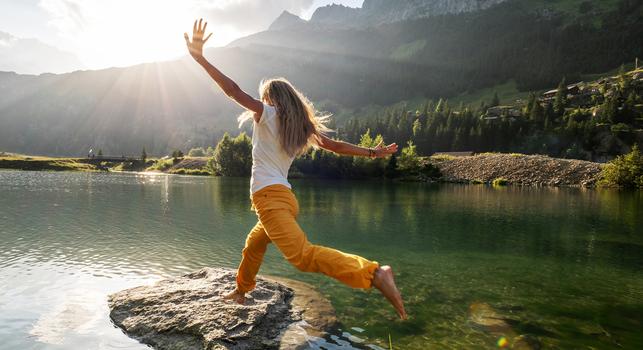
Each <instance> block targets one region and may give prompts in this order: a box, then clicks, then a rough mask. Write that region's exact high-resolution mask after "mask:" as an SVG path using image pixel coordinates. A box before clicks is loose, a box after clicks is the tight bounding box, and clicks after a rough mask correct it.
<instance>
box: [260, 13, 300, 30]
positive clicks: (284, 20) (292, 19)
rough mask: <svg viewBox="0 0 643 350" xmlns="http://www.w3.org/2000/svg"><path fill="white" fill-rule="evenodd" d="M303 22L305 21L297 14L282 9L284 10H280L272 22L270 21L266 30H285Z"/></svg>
mask: <svg viewBox="0 0 643 350" xmlns="http://www.w3.org/2000/svg"><path fill="white" fill-rule="evenodd" d="M304 24H306V21H304V20H303V19H301V18H300V17H299V16H297V15H294V14H292V13H290V12H288V11H286V10H284V12H282V13H281V14H280V15H279V17H277V19H275V21H274V22H272V24H271V25H270V27H269V28H268V30H285V29H291V28H293V27H296V26H299V25H304Z"/></svg>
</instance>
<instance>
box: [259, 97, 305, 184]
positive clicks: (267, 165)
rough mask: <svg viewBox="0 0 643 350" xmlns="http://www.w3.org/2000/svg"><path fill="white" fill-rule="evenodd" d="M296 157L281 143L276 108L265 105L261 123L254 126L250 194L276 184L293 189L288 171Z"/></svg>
mask: <svg viewBox="0 0 643 350" xmlns="http://www.w3.org/2000/svg"><path fill="white" fill-rule="evenodd" d="M293 159H295V157H291V156H289V155H288V153H286V151H284V150H283V148H282V147H281V143H280V142H279V126H278V125H277V111H276V110H275V107H273V106H269V105H267V104H265V103H264V105H263V113H262V114H261V118H260V119H259V122H258V123H257V122H256V121H253V125H252V176H251V177H250V193H251V194H252V193H255V192H257V191H259V190H260V189H262V188H264V187H266V186H269V185H275V184H281V185H284V186H286V187H288V188H291V186H290V183H289V182H288V169H289V168H290V165H291V164H292V161H293Z"/></svg>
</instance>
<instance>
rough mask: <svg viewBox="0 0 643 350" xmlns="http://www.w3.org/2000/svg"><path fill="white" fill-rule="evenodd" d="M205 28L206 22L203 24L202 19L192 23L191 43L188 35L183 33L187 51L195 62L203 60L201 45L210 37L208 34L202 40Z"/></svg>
mask: <svg viewBox="0 0 643 350" xmlns="http://www.w3.org/2000/svg"><path fill="white" fill-rule="evenodd" d="M201 25H203V26H201ZM207 26H208V22H203V18H201V19H199V20H198V21H194V28H193V30H192V41H190V36H189V35H188V33H183V36H184V37H185V43H186V44H187V46H188V51H190V55H192V57H193V58H194V59H195V60H197V61H198V60H200V59H202V58H203V45H204V44H205V42H206V41H208V39H210V37H211V36H212V33H210V34H209V35H208V36H206V37H205V39H204V38H203V37H204V36H205V28H206V27H207Z"/></svg>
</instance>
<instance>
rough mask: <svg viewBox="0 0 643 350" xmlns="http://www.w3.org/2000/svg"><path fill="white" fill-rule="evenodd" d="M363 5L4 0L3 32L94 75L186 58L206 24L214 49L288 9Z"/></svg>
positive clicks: (304, 0) (345, 0)
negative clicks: (201, 23) (198, 21)
mask: <svg viewBox="0 0 643 350" xmlns="http://www.w3.org/2000/svg"><path fill="white" fill-rule="evenodd" d="M330 3H339V4H343V5H345V6H351V7H360V6H361V5H362V3H363V0H0V31H2V32H7V33H9V34H11V35H13V36H16V37H19V38H35V39H38V40H40V41H42V42H44V43H46V44H49V45H52V46H55V47H57V48H59V49H61V50H64V51H68V52H71V53H73V54H75V55H76V56H77V57H78V58H79V59H80V60H81V62H82V63H83V64H84V65H85V66H86V67H87V68H90V69H97V68H105V67H112V66H127V65H132V64H137V63H142V62H151V61H161V60H168V59H173V58H176V57H180V56H182V55H184V54H185V41H184V39H183V32H186V31H190V30H191V28H192V23H193V21H194V19H195V18H197V17H203V18H204V19H205V20H207V21H208V22H209V24H208V30H211V31H212V32H213V35H212V38H211V39H210V41H209V42H208V46H222V45H225V44H227V43H229V42H230V41H232V40H234V39H236V38H239V37H242V36H245V35H249V34H252V33H255V32H258V31H262V30H265V29H267V28H268V26H269V25H270V23H272V21H273V20H274V19H275V18H277V16H279V14H281V12H282V11H283V10H288V11H290V12H292V13H294V14H297V15H300V16H301V17H303V18H306V19H308V18H310V16H311V15H312V13H313V12H314V10H315V9H316V8H317V7H319V6H324V5H327V4H330Z"/></svg>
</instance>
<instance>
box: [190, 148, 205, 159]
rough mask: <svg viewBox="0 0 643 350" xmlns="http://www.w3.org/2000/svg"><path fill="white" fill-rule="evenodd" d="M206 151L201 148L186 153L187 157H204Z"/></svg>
mask: <svg viewBox="0 0 643 350" xmlns="http://www.w3.org/2000/svg"><path fill="white" fill-rule="evenodd" d="M205 155H206V151H205V149H204V148H203V147H197V148H192V149H191V150H190V151H189V152H188V157H205Z"/></svg>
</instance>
